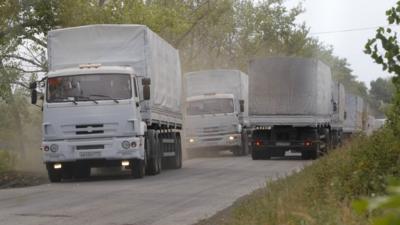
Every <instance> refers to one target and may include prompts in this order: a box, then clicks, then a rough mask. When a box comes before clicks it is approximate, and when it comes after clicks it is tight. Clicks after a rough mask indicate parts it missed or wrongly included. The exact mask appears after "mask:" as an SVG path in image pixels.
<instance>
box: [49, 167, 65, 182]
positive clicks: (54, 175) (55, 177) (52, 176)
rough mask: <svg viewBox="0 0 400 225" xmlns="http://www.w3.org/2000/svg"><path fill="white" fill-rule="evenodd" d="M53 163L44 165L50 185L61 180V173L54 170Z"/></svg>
mask: <svg viewBox="0 0 400 225" xmlns="http://www.w3.org/2000/svg"><path fill="white" fill-rule="evenodd" d="M53 165H54V164H53V163H46V169H47V174H48V176H49V180H50V182H51V183H59V182H61V180H62V171H61V170H55V169H54V168H53Z"/></svg>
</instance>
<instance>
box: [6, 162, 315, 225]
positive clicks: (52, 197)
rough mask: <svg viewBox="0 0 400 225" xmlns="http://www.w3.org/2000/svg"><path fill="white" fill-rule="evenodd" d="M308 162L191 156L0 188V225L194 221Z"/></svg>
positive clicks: (138, 224) (140, 224)
mask: <svg viewBox="0 0 400 225" xmlns="http://www.w3.org/2000/svg"><path fill="white" fill-rule="evenodd" d="M307 163H308V162H305V161H301V160H298V159H296V158H291V159H282V160H271V161H252V160H251V159H250V158H249V157H239V158H235V157H231V156H224V157H218V158H204V159H193V160H187V161H185V162H184V168H183V169H181V170H171V171H163V173H162V174H160V175H158V176H154V177H145V178H144V179H142V180H131V179H129V178H128V177H127V176H118V177H113V178H110V177H97V178H93V179H91V180H89V181H80V182H65V183H60V184H47V185H41V186H36V187H30V188H20V189H9V190H0V224H1V225H46V224H51V225H76V224H85V225H90V224H93V225H147V224H157V225H158V224H160V225H169V224H171V225H172V224H173V225H176V224H193V223H195V222H197V221H198V220H200V219H203V218H206V217H208V216H211V215H213V214H214V213H216V212H217V211H219V210H222V209H224V208H226V207H228V206H230V205H231V204H232V203H233V201H234V200H235V199H237V198H239V197H241V196H243V195H246V194H248V193H250V192H252V191H253V190H255V189H257V188H260V187H262V186H263V184H264V183H265V181H266V179H270V178H276V177H277V176H284V175H285V174H288V173H290V172H291V171H293V170H297V169H300V168H302V167H303V166H304V165H305V164H307Z"/></svg>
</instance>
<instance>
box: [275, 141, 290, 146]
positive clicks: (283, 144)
mask: <svg viewBox="0 0 400 225" xmlns="http://www.w3.org/2000/svg"><path fill="white" fill-rule="evenodd" d="M276 146H290V142H276Z"/></svg>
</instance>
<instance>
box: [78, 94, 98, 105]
mask: <svg viewBox="0 0 400 225" xmlns="http://www.w3.org/2000/svg"><path fill="white" fill-rule="evenodd" d="M74 98H75V101H76V100H79V98H83V99H87V100H89V101H92V102H94V103H96V104H99V102H98V101H96V100H94V99H92V98H91V97H88V96H74Z"/></svg>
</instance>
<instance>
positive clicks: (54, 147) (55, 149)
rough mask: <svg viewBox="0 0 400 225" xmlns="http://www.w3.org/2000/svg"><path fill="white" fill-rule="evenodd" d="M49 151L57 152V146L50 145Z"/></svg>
mask: <svg viewBox="0 0 400 225" xmlns="http://www.w3.org/2000/svg"><path fill="white" fill-rule="evenodd" d="M50 151H51V152H57V151H58V145H57V144H52V145H50Z"/></svg>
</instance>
